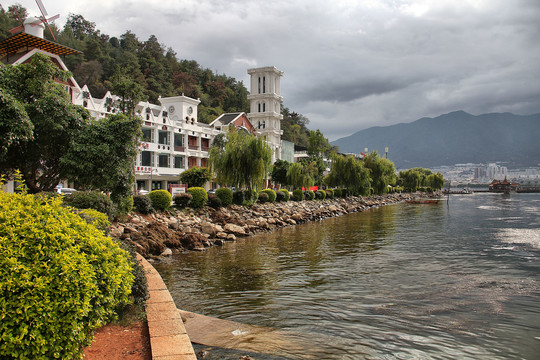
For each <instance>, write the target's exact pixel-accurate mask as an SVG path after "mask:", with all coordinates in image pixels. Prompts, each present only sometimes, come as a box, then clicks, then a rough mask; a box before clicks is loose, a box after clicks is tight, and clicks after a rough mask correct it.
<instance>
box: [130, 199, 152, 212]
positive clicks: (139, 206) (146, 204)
mask: <svg viewBox="0 0 540 360" xmlns="http://www.w3.org/2000/svg"><path fill="white" fill-rule="evenodd" d="M133 206H134V207H135V210H137V211H138V212H140V213H141V214H151V213H153V212H154V208H153V207H152V200H151V199H150V198H149V197H148V195H135V196H134V197H133Z"/></svg>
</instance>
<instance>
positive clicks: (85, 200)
mask: <svg viewBox="0 0 540 360" xmlns="http://www.w3.org/2000/svg"><path fill="white" fill-rule="evenodd" d="M62 198H63V202H64V204H66V205H69V206H71V207H74V208H77V209H94V210H97V211H100V212H102V213H104V214H107V216H108V217H109V220H112V219H114V217H115V216H116V207H115V206H114V204H113V202H112V200H111V199H110V198H109V197H108V196H107V195H106V194H103V193H101V192H99V191H77V192H75V193H73V194H69V195H65V196H63V197H62Z"/></svg>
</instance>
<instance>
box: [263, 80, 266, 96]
mask: <svg viewBox="0 0 540 360" xmlns="http://www.w3.org/2000/svg"><path fill="white" fill-rule="evenodd" d="M263 94H266V76H263Z"/></svg>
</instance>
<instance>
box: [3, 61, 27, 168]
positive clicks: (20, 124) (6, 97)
mask: <svg viewBox="0 0 540 360" xmlns="http://www.w3.org/2000/svg"><path fill="white" fill-rule="evenodd" d="M2 70H5V67H4V66H2V67H0V75H1V74H2V72H3V71H2ZM33 129H34V125H33V124H32V122H31V121H30V118H29V117H28V114H27V113H26V110H25V109H24V106H23V105H22V104H21V103H20V102H19V101H17V99H15V98H14V97H13V96H12V95H10V94H8V93H7V92H4V90H3V89H2V88H0V134H2V137H1V138H0V161H2V159H3V158H4V157H5V156H6V155H7V153H8V148H10V147H12V146H16V145H19V146H20V145H22V144H23V143H24V142H26V141H29V140H31V139H32V137H33V132H32V130H33Z"/></svg>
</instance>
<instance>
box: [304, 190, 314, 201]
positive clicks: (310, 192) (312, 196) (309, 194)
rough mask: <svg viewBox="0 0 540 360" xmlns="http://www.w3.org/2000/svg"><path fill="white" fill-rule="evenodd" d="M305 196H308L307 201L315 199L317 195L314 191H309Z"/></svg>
mask: <svg viewBox="0 0 540 360" xmlns="http://www.w3.org/2000/svg"><path fill="white" fill-rule="evenodd" d="M304 195H305V196H306V200H313V199H315V193H314V192H313V190H307V191H306V192H305V194H304Z"/></svg>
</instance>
